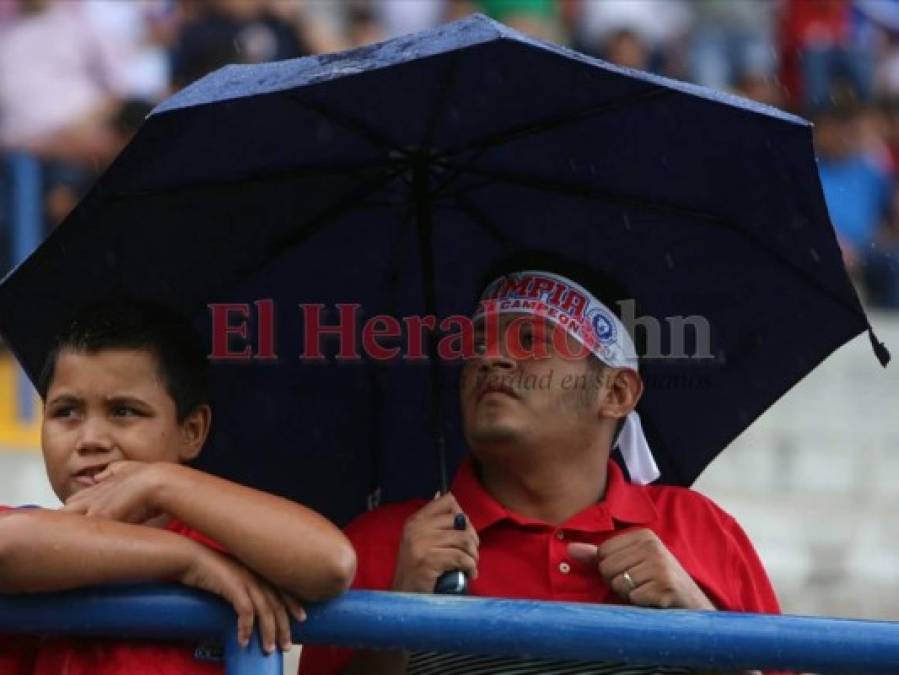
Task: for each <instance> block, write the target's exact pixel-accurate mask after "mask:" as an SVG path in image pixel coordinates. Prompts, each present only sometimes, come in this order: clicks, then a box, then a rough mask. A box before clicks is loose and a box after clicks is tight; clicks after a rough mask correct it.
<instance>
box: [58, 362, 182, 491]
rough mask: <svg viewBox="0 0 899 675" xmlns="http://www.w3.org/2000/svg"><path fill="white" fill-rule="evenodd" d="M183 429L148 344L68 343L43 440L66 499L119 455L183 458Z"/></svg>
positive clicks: (150, 459) (143, 459) (147, 458)
mask: <svg viewBox="0 0 899 675" xmlns="http://www.w3.org/2000/svg"><path fill="white" fill-rule="evenodd" d="M183 441H184V436H183V433H182V428H181V425H180V424H179V423H178V418H177V414H176V409H175V402H174V400H172V397H171V396H170V395H169V393H168V391H167V390H166V387H165V383H164V382H163V381H162V379H161V377H160V375H159V370H158V364H157V360H156V357H155V356H154V355H153V354H151V353H150V352H148V351H145V350H132V349H105V350H101V351H99V352H96V353H82V352H75V351H69V350H63V351H62V352H61V353H60V354H59V357H58V358H57V360H56V368H55V371H54V374H53V379H52V380H51V382H50V387H49V389H48V390H47V398H46V404H45V407H44V421H43V424H42V426H41V447H42V449H43V453H44V462H45V464H46V465H47V475H48V477H49V478H50V484H51V485H52V486H53V490H54V491H55V492H56V495H57V496H58V497H59V498H60V499H61V500H63V501H65V500H66V499H68V498H69V497H70V496H71V495H73V494H74V493H76V492H78V491H79V490H82V489H84V488H85V487H88V486H90V485H93V484H94V482H95V481H94V476H96V475H97V474H98V473H99V472H100V471H102V470H103V469H104V468H105V467H106V466H107V465H108V464H110V463H111V462H114V461H117V460H137V461H141V462H156V461H169V462H178V461H181V460H182V459H183V458H182V457H181V452H182V447H183Z"/></svg>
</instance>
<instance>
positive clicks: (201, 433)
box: [178, 405, 212, 462]
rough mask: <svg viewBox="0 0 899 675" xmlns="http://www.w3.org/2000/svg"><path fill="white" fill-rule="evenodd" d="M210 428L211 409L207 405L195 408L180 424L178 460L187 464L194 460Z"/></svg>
mask: <svg viewBox="0 0 899 675" xmlns="http://www.w3.org/2000/svg"><path fill="white" fill-rule="evenodd" d="M211 426H212V408H210V407H209V406H208V405H201V406H197V407H196V408H195V409H194V411H193V412H192V413H190V414H189V415H188V416H187V417H185V418H184V421H183V422H181V450H180V451H179V453H178V459H180V460H181V461H182V462H189V461H191V460H192V459H196V457H197V455H199V454H200V450H202V449H203V445H204V444H205V443H206V437H207V436H209V428H210V427H211Z"/></svg>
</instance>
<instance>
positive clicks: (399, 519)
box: [300, 460, 780, 675]
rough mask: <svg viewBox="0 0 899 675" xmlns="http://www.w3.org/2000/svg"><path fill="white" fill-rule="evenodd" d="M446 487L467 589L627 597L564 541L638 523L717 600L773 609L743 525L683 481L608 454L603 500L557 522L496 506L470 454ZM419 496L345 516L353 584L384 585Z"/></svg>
mask: <svg viewBox="0 0 899 675" xmlns="http://www.w3.org/2000/svg"><path fill="white" fill-rule="evenodd" d="M452 492H453V495H455V497H456V500H457V501H458V502H459V505H460V506H461V507H462V510H463V511H464V512H465V514H466V515H467V516H468V518H469V519H470V521H471V523H472V525H473V526H474V528H475V529H476V530H477V532H478V536H479V537H480V540H481V545H480V556H479V562H478V578H477V579H476V580H473V581H471V582H470V589H471V594H472V595H482V596H494V597H505V598H523V599H524V598H526V599H532V600H559V601H566V602H596V603H608V604H627V603H626V602H625V601H623V600H621V599H620V598H619V597H618V596H617V595H615V594H614V592H613V591H611V589H610V588H609V587H608V586H607V585H606V583H605V582H604V581H603V579H602V577H601V576H600V574H599V571H598V570H597V569H596V566H595V565H587V564H579V563H578V562H576V561H574V560H572V559H570V558H569V556H568V551H567V545H568V544H569V543H570V542H586V543H590V544H597V545H598V544H601V543H603V542H604V541H606V540H608V539H610V538H612V537H615V536H617V535H620V534H622V533H624V532H627V531H629V530H633V529H638V528H648V529H650V530H652V531H653V532H655V533H656V534H657V535H658V536H659V538H660V539H661V540H662V542H663V543H664V544H665V546H667V547H668V550H670V551H671V553H672V554H674V556H675V557H676V558H677V559H678V561H680V564H681V565H682V566H683V567H684V569H685V570H686V571H687V573H688V574H690V576H691V577H692V578H693V579H694V580H695V581H696V583H697V584H698V585H699V587H700V588H701V589H702V590H703V592H704V593H705V594H706V595H707V596H708V598H709V599H710V600H711V601H712V602H713V603H714V604H715V606H716V607H718V608H719V609H724V610H731V611H741V612H762V613H772V614H774V613H779V612H780V609H779V607H778V604H777V599H776V597H775V595H774V591H773V590H772V588H771V584H770V582H769V581H768V577H767V575H766V574H765V570H764V568H763V567H762V564H761V562H760V561H759V558H758V556H757V555H756V553H755V550H754V549H753V547H752V544H751V543H750V541H749V539H748V537H747V536H746V534H745V533H744V532H743V530H742V529H741V528H740V526H739V525H738V524H737V522H736V521H735V520H734V519H733V518H732V517H731V516H729V515H728V514H727V513H725V512H724V511H722V510H721V509H720V508H718V507H717V506H716V505H715V504H714V503H713V502H712V501H711V500H709V499H707V498H706V497H703V496H702V495H700V494H699V493H697V492H693V491H692V490H689V489H686V488H679V487H670V486H664V485H658V486H656V485H648V486H638V485H632V484H631V483H629V482H627V481H626V480H625V479H624V476H623V475H622V472H621V469H620V468H619V467H618V465H617V464H615V463H614V462H609V472H608V481H607V484H606V494H605V497H604V499H603V500H602V501H600V502H598V503H596V504H593V505H592V506H589V507H587V508H586V509H584V510H583V511H581V512H580V513H578V514H576V515H574V516H572V517H571V518H570V519H569V520H568V521H566V522H565V523H563V524H562V525H560V526H555V525H548V524H546V523H543V522H540V521H536V520H531V519H529V518H525V517H523V516H520V515H518V514H516V513H513V512H511V511H509V510H508V509H506V508H505V507H504V506H502V505H501V504H500V503H499V502H497V501H496V500H495V499H493V497H491V496H490V495H489V494H488V493H487V492H486V490H484V488H483V487H482V486H481V483H480V481H479V480H478V478H477V476H476V475H475V472H474V468H473V465H472V463H471V461H470V460H469V461H466V462H465V463H464V464H463V465H462V467H461V468H460V470H459V473H458V474H457V475H456V478H455V480H454V482H453V487H452ZM425 503H426V502H425V501H411V502H404V503H401V504H389V505H387V506H384V507H381V508H379V509H377V510H375V511H372V512H369V513H366V514H363V515H361V516H359V517H358V518H357V519H356V520H354V521H353V522H352V523H350V525H349V526H348V527H347V530H346V533H347V536H348V537H349V538H350V541H352V543H353V546H355V548H356V554H357V556H358V560H359V564H358V573H357V575H356V580H355V582H354V583H353V586H354V588H364V589H369V590H389V589H390V585H391V583H392V581H393V573H394V567H395V565H396V557H397V550H398V548H399V543H400V537H401V536H402V531H403V525H404V523H405V522H406V519H407V518H408V517H409V516H411V515H412V514H413V513H415V512H416V511H417V510H418V509H420V508H421V507H422V506H423V505H424V504H425ZM352 655H353V652H352V650H348V649H340V648H336V647H316V646H312V645H310V646H308V647H306V648H304V649H303V656H302V660H301V663H300V672H301V673H304V674H306V675H330V674H331V673H339V672H340V671H341V670H342V669H343V668H344V667H345V666H346V664H347V663H348V661H349V660H350V659H351V658H352ZM559 656H560V658H561V657H563V656H564V655H562V654H560V655H559Z"/></svg>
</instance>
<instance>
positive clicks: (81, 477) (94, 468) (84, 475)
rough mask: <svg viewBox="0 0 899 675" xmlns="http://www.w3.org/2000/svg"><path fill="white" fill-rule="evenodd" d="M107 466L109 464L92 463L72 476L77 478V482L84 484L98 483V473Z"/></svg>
mask: <svg viewBox="0 0 899 675" xmlns="http://www.w3.org/2000/svg"><path fill="white" fill-rule="evenodd" d="M107 466H108V464H91V465H90V466H86V467H84V468H83V469H81V470H80V471H77V472H76V473H75V474H74V475H73V476H72V478H74V479H75V482H77V483H81V484H82V485H96V484H97V474H99V473H101V472H102V471H103V470H104V469H105V468H106V467H107Z"/></svg>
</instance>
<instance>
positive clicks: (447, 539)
mask: <svg viewBox="0 0 899 675" xmlns="http://www.w3.org/2000/svg"><path fill="white" fill-rule="evenodd" d="M459 513H462V509H461V508H460V507H459V504H458V502H456V498H455V497H453V495H452V494H449V493H447V494H445V495H443V496H442V497H438V498H436V499H434V500H433V501H432V502H431V503H429V504H427V505H425V506H424V507H422V508H421V509H420V510H419V511H418V512H416V513H415V514H413V515H412V516H410V517H409V519H408V520H407V521H406V524H405V526H404V527H403V537H402V540H401V541H400V547H399V553H398V555H397V561H396V571H395V572H394V576H393V590H395V591H405V592H407V593H431V592H433V591H434V584H435V583H436V582H437V579H438V577H439V576H440V575H441V574H443V573H444V572H448V571H450V570H462V571H463V572H465V573H466V574H467V575H468V576H469V578H471V579H476V578H477V576H478V545H479V544H480V541H479V539H478V534H477V532H475V530H474V528H473V527H472V526H471V523H470V522H467V523H466V528H465V530H455V529H453V519H454V518H455V516H456V514H459Z"/></svg>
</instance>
